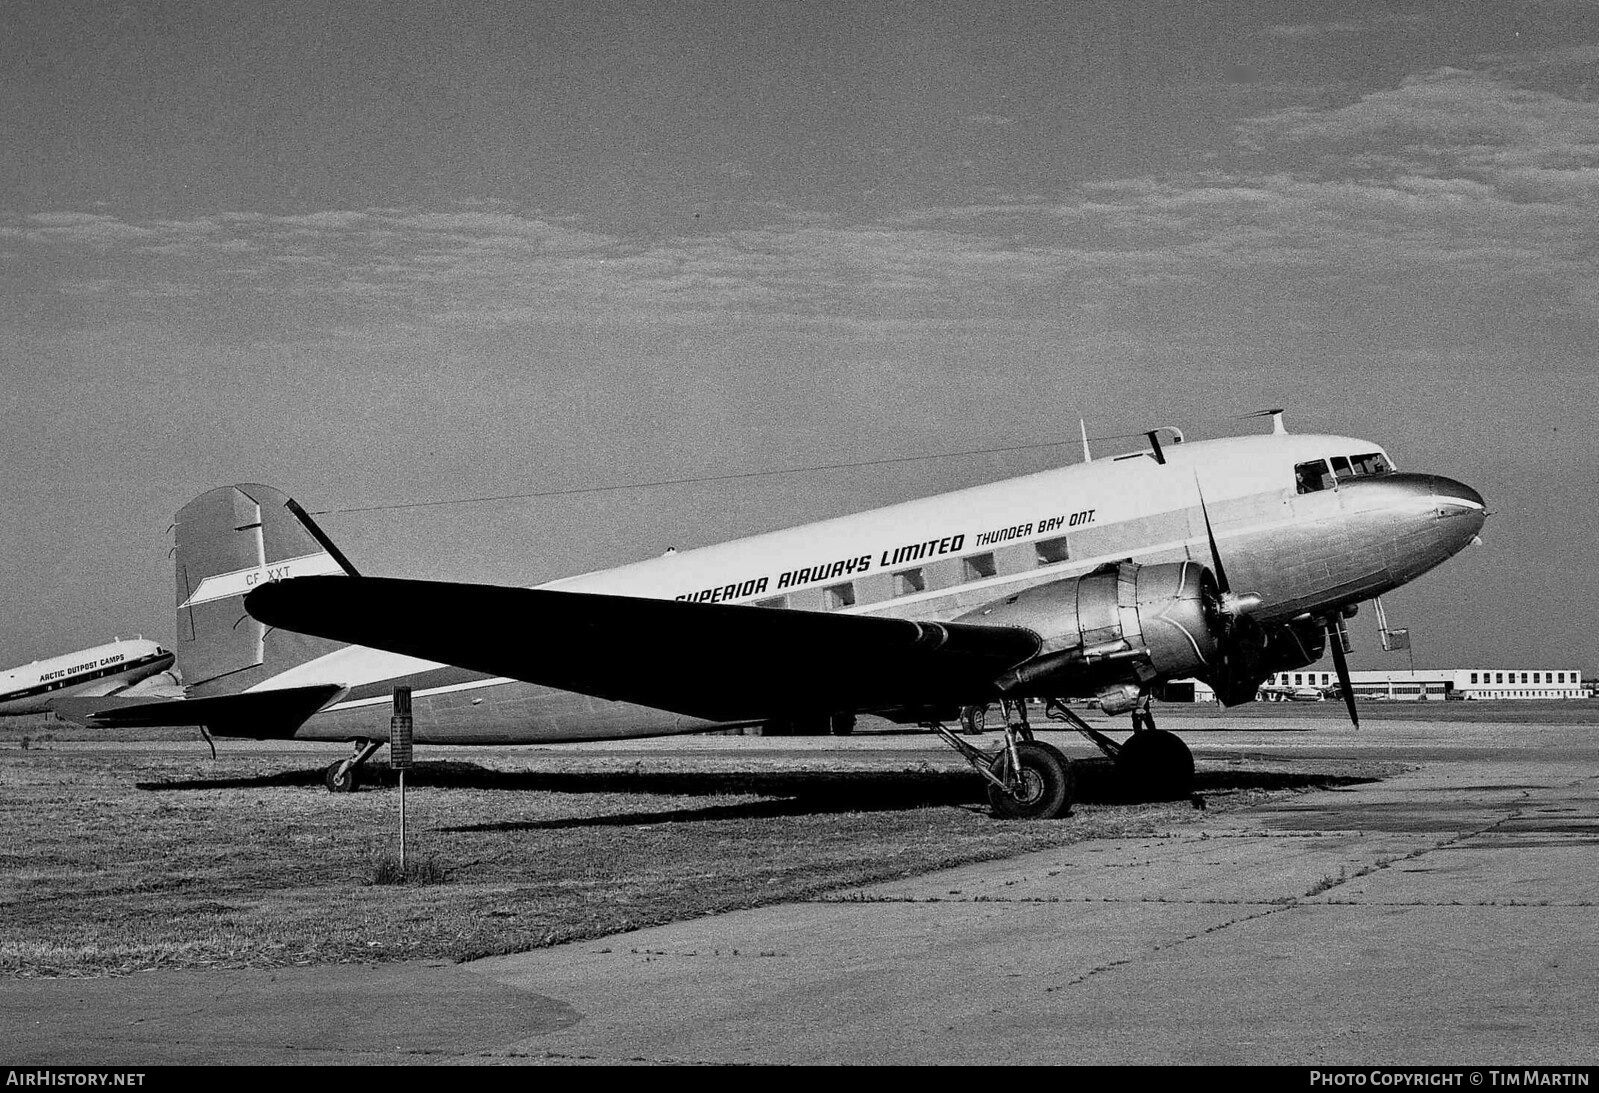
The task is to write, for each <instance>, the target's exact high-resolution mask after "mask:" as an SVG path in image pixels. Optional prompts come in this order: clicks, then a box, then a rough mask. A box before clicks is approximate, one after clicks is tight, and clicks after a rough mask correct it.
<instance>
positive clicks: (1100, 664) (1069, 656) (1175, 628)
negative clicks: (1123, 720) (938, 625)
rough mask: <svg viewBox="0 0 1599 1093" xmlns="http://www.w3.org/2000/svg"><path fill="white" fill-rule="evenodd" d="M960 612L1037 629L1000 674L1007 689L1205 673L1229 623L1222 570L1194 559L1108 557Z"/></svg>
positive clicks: (1094, 687) (1054, 690)
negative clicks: (1023, 653)
mask: <svg viewBox="0 0 1599 1093" xmlns="http://www.w3.org/2000/svg"><path fill="white" fill-rule="evenodd" d="M957 621H960V622H969V623H980V624H988V625H998V626H1016V627H1022V628H1024V629H1027V630H1031V631H1032V632H1033V633H1035V634H1037V635H1038V636H1039V638H1040V639H1041V641H1042V647H1041V648H1040V650H1039V652H1038V654H1037V655H1036V656H1034V657H1033V658H1032V659H1031V660H1029V661H1027V662H1026V663H1025V664H1022V665H1020V666H1018V667H1017V668H1015V669H1012V671H1011V672H1009V673H1007V675H1006V677H1005V678H1003V679H1001V680H1000V681H999V684H1000V687H1001V688H1002V689H1003V690H1006V691H1010V692H1012V693H1027V694H1060V693H1070V694H1094V693H1096V692H1097V691H1098V690H1099V689H1106V692H1107V693H1110V691H1111V690H1114V688H1116V687H1117V686H1121V687H1122V689H1124V690H1125V689H1126V688H1127V687H1128V686H1133V687H1135V688H1136V689H1138V690H1141V689H1142V688H1143V687H1144V686H1145V685H1147V684H1148V683H1150V682H1152V681H1155V680H1160V679H1178V678H1182V677H1184V676H1193V675H1204V674H1207V673H1208V672H1209V671H1210V670H1212V669H1214V668H1215V667H1216V666H1217V665H1218V664H1219V663H1220V661H1221V652H1222V647H1223V643H1224V641H1225V638H1226V635H1227V634H1228V630H1229V623H1228V619H1227V617H1226V616H1225V615H1224V614H1223V612H1222V607H1221V596H1220V593H1219V591H1218V588H1217V585H1216V578H1215V577H1214V576H1212V574H1211V572H1210V570H1208V569H1206V568H1205V567H1204V566H1202V565H1200V564H1198V563H1197V562H1167V563H1161V564H1158V565H1139V564H1137V563H1135V562H1119V563H1111V564H1108V565H1105V566H1102V567H1100V568H1099V569H1096V570H1094V571H1093V572H1092V573H1087V574H1084V575H1083V576H1081V577H1073V578H1071V579H1069V580H1064V581H1052V582H1050V583H1049V584H1043V585H1037V586H1035V587H1033V588H1029V589H1026V590H1025V591H1022V592H1018V593H1017V594H1016V595H1014V596H1009V597H1006V598H1005V599H1003V600H1000V601H998V602H996V603H992V604H989V605H987V606H986V607H982V608H979V609H978V610H976V611H973V612H970V613H969V614H966V615H963V616H962V617H961V618H960V619H959V620H957Z"/></svg>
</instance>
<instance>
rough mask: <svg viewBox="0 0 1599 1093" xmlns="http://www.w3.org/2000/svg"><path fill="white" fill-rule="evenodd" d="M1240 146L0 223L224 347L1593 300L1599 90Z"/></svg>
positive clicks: (1312, 125) (1455, 100)
mask: <svg viewBox="0 0 1599 1093" xmlns="http://www.w3.org/2000/svg"><path fill="white" fill-rule="evenodd" d="M1235 138H1236V139H1235V142H1234V145H1233V147H1232V148H1231V149H1229V150H1228V151H1227V152H1226V153H1225V154H1223V155H1220V156H1218V157H1215V158H1214V159H1212V160H1210V161H1208V162H1209V163H1210V164H1212V166H1209V167H1208V168H1207V169H1204V170H1192V171H1186V172H1176V173H1173V174H1170V175H1166V176H1162V177H1158V178H1157V177H1137V178H1124V179H1114V180H1106V181H1100V182H1094V183H1089V184H1080V185H1076V186H1074V187H1072V188H1070V189H1066V190H1063V191H1060V192H1057V193H1054V194H1050V195H1043V194H1025V195H1006V196H1004V197H1001V198H997V199H995V200H992V201H990V202H988V203H982V204H976V203H963V204H952V205H949V206H944V207H930V208H925V209H922V210H918V211H914V212H908V213H905V214H902V215H899V216H897V217H895V218H893V219H891V220H887V221H884V222H881V223H853V222H848V221H845V220H843V219H841V218H839V217H829V216H824V215H821V214H817V213H811V214H808V215H789V213H788V212H787V211H784V210H774V211H772V213H771V216H770V217H769V219H768V222H767V223H766V224H764V225H763V226H758V227H752V228H745V229H740V230H729V231H723V232H720V233H705V234H697V235H695V234H688V235H678V236H667V237H629V236H624V235H620V234H616V233H607V232H598V231H594V230H591V229H589V228H587V227H586V226H584V225H583V224H582V223H581V222H578V221H576V220H572V219H565V218H556V217H548V216H541V215H537V214H534V213H531V212H527V211H522V210H517V209H515V208H513V207H510V206H508V205H505V204H503V203H480V204H476V205H471V206H456V207H448V208H368V209H329V210H321V211H316V212H312V213H306V214H300V215H293V216H269V215H264V214H259V213H226V214H218V215H215V216H209V217H199V218H193V219H189V220H181V221H179V220H138V221H135V220H121V219H118V218H116V217H113V216H109V215H105V214H103V213H92V214H91V213H83V212H75V211H60V212H55V213H47V214H41V215H38V216H34V217H29V218H27V219H26V220H22V221H18V222H16V223H5V222H3V221H0V247H3V248H5V250H6V252H7V254H8V256H9V258H10V266H11V268H12V269H13V270H16V269H21V270H23V271H24V272H25V274H26V275H27V278H28V282H29V286H28V287H29V289H30V291H33V292H35V293H38V292H48V291H51V287H50V286H55V287H54V291H58V292H60V293H62V294H67V293H71V294H72V296H73V298H74V301H75V309H74V310H73V311H72V312H71V314H74V315H80V316H81V315H98V316H100V317H101V318H117V317H122V318H137V319H139V320H141V321H149V320H152V318H153V319H154V321H160V316H161V314H163V313H162V312H160V311H159V309H160V308H161V307H163V306H171V307H180V308H187V310H186V311H184V312H183V313H182V314H183V320H182V321H184V322H187V323H192V324H197V325H200V326H204V325H206V324H211V325H212V326H214V327H215V328H216V329H217V330H219V331H221V333H220V334H219V335H218V336H225V337H246V336H260V337H272V338H304V337H340V338H350V337H363V336H370V337H376V336H382V337H386V338H394V337H404V338H416V337H425V336H426V335H427V332H429V331H435V332H452V331H453V332H459V331H462V330H470V331H492V330H500V329H517V328H536V327H538V326H540V325H550V324H557V325H560V324H564V325H566V326H568V327H571V328H579V329H591V330H596V331H598V330H616V329H634V330H639V331H645V330H648V329H650V328H652V327H660V326H671V327H686V326H702V327H704V328H706V329H708V330H727V329H729V328H731V327H735V326H736V327H739V328H744V329H754V328H765V327H778V326H789V327H796V326H797V327H803V328H812V329H822V330H831V331H841V330H847V331H854V332H855V333H857V334H869V333H871V332H874V331H875V332H882V331H895V330H901V329H904V328H906V327H907V326H914V325H916V324H921V326H922V328H924V329H934V328H936V329H952V330H953V329H968V330H975V329H991V328H995V327H1003V326H1007V325H1008V326H1009V327H1011V328H1017V327H1020V326H1024V325H1027V324H1033V325H1042V326H1044V327H1049V328H1051V329H1056V330H1069V329H1072V328H1074V327H1075V326H1076V325H1079V324H1078V323H1077V321H1076V320H1074V319H1073V316H1074V315H1075V314H1079V313H1082V314H1088V313H1093V314H1107V313H1115V312H1124V313H1125V312H1127V309H1128V308H1129V307H1132V306H1134V305H1138V304H1139V302H1140V301H1151V304H1150V306H1148V307H1145V308H1144V313H1145V314H1146V315H1156V316H1165V318H1159V319H1158V320H1157V319H1147V320H1145V321H1149V322H1156V321H1158V322H1160V323H1164V324H1165V325H1166V326H1168V327H1183V326H1188V327H1198V326H1203V325H1205V324H1207V323H1208V324H1212V325H1214V326H1216V327H1217V328H1218V329H1221V328H1225V327H1226V326H1227V324H1228V322H1229V319H1228V316H1229V315H1231V314H1234V313H1235V312H1236V311H1237V310H1238V309H1245V310H1247V309H1249V308H1268V309H1269V308H1279V307H1281V306H1283V302H1284V301H1285V300H1288V299H1290V298H1293V299H1295V300H1296V303H1295V304H1294V306H1295V308H1296V311H1297V312H1299V313H1313V312H1317V311H1318V309H1319V310H1320V311H1322V312H1326V313H1329V314H1330V313H1331V309H1333V308H1334V307H1335V306H1336V307H1343V308H1344V309H1345V311H1347V312H1350V313H1351V314H1355V313H1359V311H1360V309H1362V308H1370V309H1371V311H1372V313H1373V314H1376V313H1381V312H1384V311H1391V310H1393V309H1395V308H1399V307H1401V306H1403V307H1408V308H1409V309H1410V311H1411V312H1412V313H1421V312H1423V311H1431V312H1437V311H1438V309H1439V308H1440V307H1443V306H1446V305H1447V306H1448V307H1452V308H1455V309H1457V310H1465V311H1468V312H1469V311H1470V310H1472V309H1473V308H1476V309H1477V310H1482V309H1484V308H1486V307H1488V306H1490V305H1492V306H1493V307H1497V308H1503V307H1504V306H1505V304H1504V302H1505V301H1507V300H1521V301H1529V300H1532V299H1533V298H1536V303H1537V306H1538V307H1539V308H1540V309H1542V310H1543V312H1544V313H1554V312H1560V311H1563V312H1564V313H1565V314H1567V315H1568V316H1572V317H1576V316H1579V315H1581V314H1583V313H1585V312H1586V310H1587V309H1589V308H1590V306H1591V302H1592V300H1593V299H1594V298H1595V296H1596V291H1599V290H1596V283H1599V277H1596V274H1595V272H1594V270H1593V269H1592V268H1591V267H1592V264H1591V262H1590V261H1589V259H1588V256H1589V255H1590V254H1591V253H1593V251H1594V250H1595V249H1599V227H1596V225H1599V219H1596V218H1595V215H1594V213H1595V211H1596V206H1599V107H1596V106H1595V105H1594V104H1590V103H1587V102H1584V101H1581V100H1580V99H1574V98H1569V97H1565V96H1562V95H1560V94H1557V93H1555V92H1553V91H1550V90H1540V89H1529V88H1526V87H1521V86H1518V85H1516V84H1515V83H1514V82H1512V81H1511V80H1510V79H1509V78H1507V77H1506V76H1505V75H1504V73H1502V72H1479V71H1467V70H1462V69H1453V68H1445V69H1438V70H1436V71H1433V72H1429V73H1425V74H1419V75H1415V76H1412V77H1410V78H1408V79H1405V80H1404V81H1402V82H1401V83H1399V84H1398V85H1397V86H1393V87H1388V88H1380V89H1377V90H1374V91H1372V92H1370V93H1368V94H1366V95H1364V96H1363V97H1361V98H1360V99H1358V100H1355V101H1353V102H1347V103H1343V104H1339V105H1334V106H1328V107H1322V108H1312V107H1305V106H1300V107H1294V108H1291V109H1285V110H1278V111H1274V112H1272V113H1269V114H1265V115H1262V116H1260V117H1256V118H1251V119H1246V120H1245V121H1243V122H1241V123H1239V124H1238V126H1237V128H1236V131H1235ZM152 286H160V287H159V289H156V288H154V287H152ZM1335 302H1336V303H1335ZM152 309H154V310H152ZM263 316H267V317H269V318H263ZM1129 321H1130V320H1129ZM1340 321H1345V322H1347V321H1352V320H1340ZM1463 336H1464V335H1463Z"/></svg>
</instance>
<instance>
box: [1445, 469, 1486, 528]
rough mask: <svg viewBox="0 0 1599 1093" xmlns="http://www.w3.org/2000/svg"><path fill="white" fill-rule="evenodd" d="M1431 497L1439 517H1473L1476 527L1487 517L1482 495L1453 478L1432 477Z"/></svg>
mask: <svg viewBox="0 0 1599 1093" xmlns="http://www.w3.org/2000/svg"><path fill="white" fill-rule="evenodd" d="M1432 496H1433V502H1434V503H1435V504H1436V505H1437V506H1438V515H1439V516H1471V517H1475V518H1476V522H1477V526H1478V527H1481V526H1482V522H1483V520H1484V519H1486V518H1487V516H1488V506H1487V505H1486V504H1484V503H1483V499H1482V494H1480V493H1478V492H1477V491H1476V490H1474V489H1472V488H1471V487H1470V486H1468V485H1466V484H1465V483H1464V482H1456V481H1455V480H1454V479H1453V478H1444V477H1443V476H1441V475H1433V476H1432Z"/></svg>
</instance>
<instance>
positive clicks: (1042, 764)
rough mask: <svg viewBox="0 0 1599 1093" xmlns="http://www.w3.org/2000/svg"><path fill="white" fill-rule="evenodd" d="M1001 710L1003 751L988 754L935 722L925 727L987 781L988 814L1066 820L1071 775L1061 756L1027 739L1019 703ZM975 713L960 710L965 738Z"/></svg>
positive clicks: (977, 712)
mask: <svg viewBox="0 0 1599 1093" xmlns="http://www.w3.org/2000/svg"><path fill="white" fill-rule="evenodd" d="M1003 706H1004V711H1005V740H1004V746H1003V747H1001V748H1000V749H999V751H998V752H996V753H994V754H992V755H990V754H989V753H988V752H985V751H983V750H982V749H981V748H978V747H975V746H974V745H972V744H968V743H967V742H966V741H964V740H962V739H961V738H960V737H958V736H956V735H955V734H954V733H953V732H951V731H950V730H949V729H947V728H946V727H944V725H942V724H941V723H939V722H929V723H928V727H929V728H931V729H932V730H933V731H934V732H936V733H938V735H939V736H941V737H943V739H944V742H945V743H946V744H948V745H949V746H950V747H952V748H954V749H955V750H956V751H958V752H960V753H961V755H962V757H964V758H965V760H966V761H967V762H968V763H970V764H971V765H972V769H974V770H976V771H977V773H978V774H981V775H982V776H983V777H984V778H985V779H986V780H987V781H988V803H989V805H990V806H991V807H992V808H993V810H994V815H996V816H1000V817H1002V818H1004V819H1008V820H1051V819H1054V818H1055V817H1057V816H1067V815H1070V814H1071V806H1072V775H1071V768H1070V765H1069V764H1068V762H1067V760H1066V757H1065V756H1064V755H1062V754H1061V753H1060V752H1059V751H1057V750H1056V749H1055V748H1053V747H1051V746H1050V745H1048V744H1041V743H1039V742H1038V741H1036V740H1034V739H1033V730H1032V727H1031V726H1030V725H1028V723H1027V704H1026V701H1025V700H1024V699H1009V698H1007V699H1004V700H1003ZM981 714H982V711H981V708H977V707H968V708H967V709H966V710H963V711H962V713H961V720H962V722H963V724H964V725H965V731H966V732H967V733H968V734H971V733H972V732H973V730H974V726H976V725H977V724H978V721H977V718H979V717H980V716H981ZM977 731H981V730H980V729H979V730H977Z"/></svg>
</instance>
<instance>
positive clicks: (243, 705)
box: [51, 683, 345, 740]
mask: <svg viewBox="0 0 1599 1093" xmlns="http://www.w3.org/2000/svg"><path fill="white" fill-rule="evenodd" d="M344 691H345V688H344V687H341V686H339V685H338V684H337V683H323V684H318V685H316V686H314V687H285V688H283V689H282V690H277V691H250V692H247V693H245V694H235V695H219V696H217V697H215V698H185V699H178V700H176V701H167V700H163V699H159V698H63V699H59V700H58V701H56V702H54V703H51V708H52V709H54V710H55V712H56V714H57V715H59V716H60V717H62V718H64V719H65V720H67V721H71V722H73V723H74V724H76V725H82V726H83V727H84V728H91V729H140V728H156V727H160V726H166V725H204V726H205V727H206V728H207V729H209V730H210V731H211V733H212V734H213V735H215V736H248V737H252V738H254V739H256V740H284V739H288V738H289V737H291V736H293V735H294V733H295V730H296V729H298V728H299V727H300V726H301V725H303V724H305V722H306V721H307V720H308V719H309V718H310V717H311V715H312V714H314V713H316V712H317V711H318V710H320V709H321V708H322V707H323V706H326V705H327V704H328V703H329V702H331V701H333V700H334V699H336V698H338V697H339V696H340V695H341V694H343V693H344Z"/></svg>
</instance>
